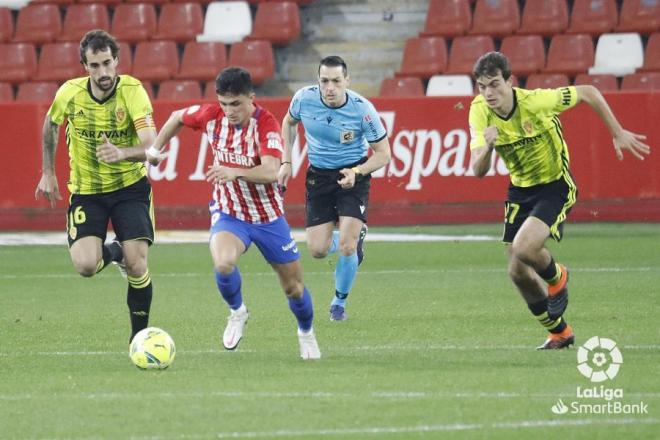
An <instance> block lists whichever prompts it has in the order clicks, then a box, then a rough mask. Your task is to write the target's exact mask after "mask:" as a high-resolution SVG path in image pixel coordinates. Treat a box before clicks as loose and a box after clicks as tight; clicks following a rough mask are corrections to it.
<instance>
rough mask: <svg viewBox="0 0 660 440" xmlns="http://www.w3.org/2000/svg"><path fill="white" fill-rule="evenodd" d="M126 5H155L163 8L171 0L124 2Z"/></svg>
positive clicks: (134, 0) (129, 0)
mask: <svg viewBox="0 0 660 440" xmlns="http://www.w3.org/2000/svg"><path fill="white" fill-rule="evenodd" d="M124 2H126V3H151V4H154V5H158V6H162V5H165V4H167V3H169V2H170V0H124Z"/></svg>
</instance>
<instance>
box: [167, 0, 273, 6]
mask: <svg viewBox="0 0 660 440" xmlns="http://www.w3.org/2000/svg"><path fill="white" fill-rule="evenodd" d="M212 1H218V0H195V3H199V4H200V5H208V4H209V3H211V2H212ZM262 1H263V0H262ZM268 1H270V0H268ZM171 2H172V3H188V2H190V0H171Z"/></svg>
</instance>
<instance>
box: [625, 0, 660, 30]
mask: <svg viewBox="0 0 660 440" xmlns="http://www.w3.org/2000/svg"><path fill="white" fill-rule="evenodd" d="M615 30H616V32H639V33H640V34H650V33H653V32H657V31H659V30H660V2H659V1H654V0H623V5H622V6H621V14H619V25H618V26H617V27H616V29H615Z"/></svg>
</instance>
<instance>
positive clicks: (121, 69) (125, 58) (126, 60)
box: [117, 41, 133, 75]
mask: <svg viewBox="0 0 660 440" xmlns="http://www.w3.org/2000/svg"><path fill="white" fill-rule="evenodd" d="M118 44H119V64H118V65H117V73H118V74H120V75H131V74H132V73H133V51H132V50H131V45H130V44H128V43H126V42H124V41H120V42H119V43H118Z"/></svg>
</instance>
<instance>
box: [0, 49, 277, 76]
mask: <svg viewBox="0 0 660 440" xmlns="http://www.w3.org/2000/svg"><path fill="white" fill-rule="evenodd" d="M79 59H80V54H79V48H78V43H71V42H67V43H47V44H45V45H44V46H43V47H42V48H41V53H40V55H39V57H38V61H37V50H36V48H35V46H34V45H33V44H30V43H9V44H0V81H4V82H9V83H12V84H18V83H22V82H27V81H54V82H63V81H65V80H67V79H70V78H75V77H78V76H83V75H85V74H86V73H85V71H84V70H83V68H82V66H81V64H80V62H79ZM119 60H120V61H119V68H118V70H119V73H124V74H132V75H134V76H135V77H137V78H139V79H140V80H142V81H165V80H168V79H173V78H176V79H192V80H198V81H208V80H211V79H213V78H215V76H216V75H217V74H218V72H219V71H220V70H221V69H223V68H224V67H226V66H227V65H233V66H243V67H245V68H246V69H248V70H249V71H250V73H251V74H252V80H253V82H254V83H255V84H256V85H259V84H261V83H263V82H264V81H265V80H266V79H268V78H271V77H272V76H273V75H274V73H275V59H274V56H273V48H272V46H271V44H270V42H268V41H263V40H248V41H242V42H240V43H236V44H233V45H232V46H231V48H230V50H229V56H227V49H226V46H225V45H224V44H223V43H199V42H196V41H189V42H187V43H186V44H185V46H184V49H183V55H182V57H181V63H179V53H178V50H177V45H176V43H175V42H173V41H143V42H140V43H138V44H137V45H136V48H135V56H132V54H131V48H130V46H129V45H128V44H127V43H124V42H122V43H120V48H119ZM179 64H181V65H180V66H179Z"/></svg>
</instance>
